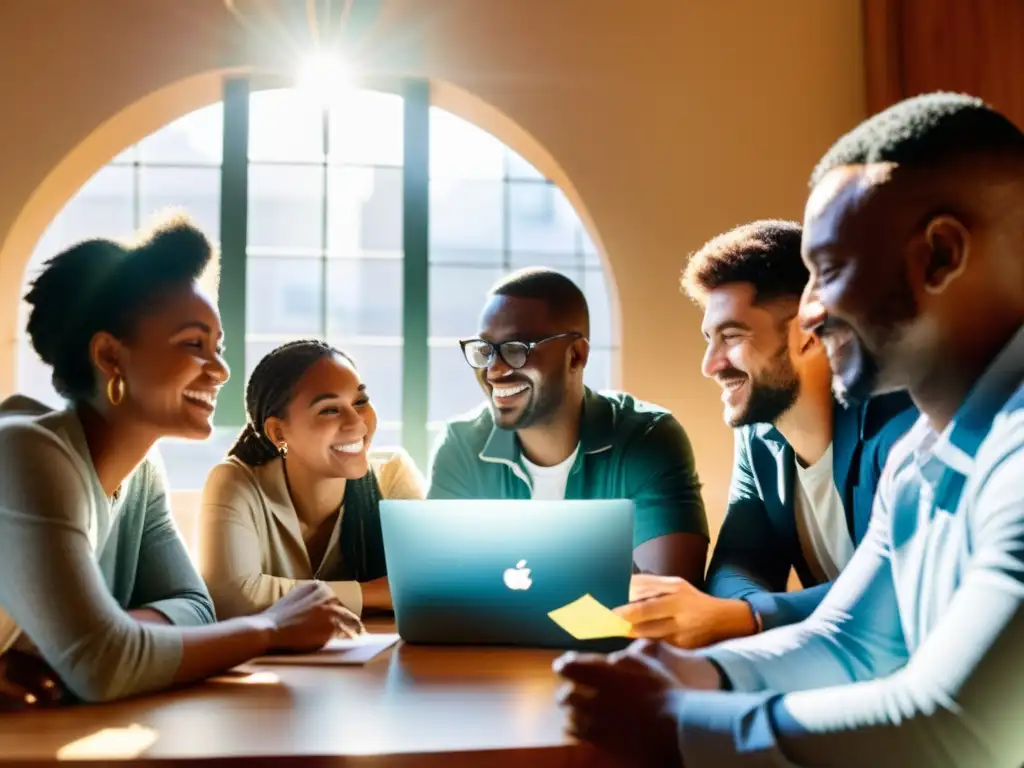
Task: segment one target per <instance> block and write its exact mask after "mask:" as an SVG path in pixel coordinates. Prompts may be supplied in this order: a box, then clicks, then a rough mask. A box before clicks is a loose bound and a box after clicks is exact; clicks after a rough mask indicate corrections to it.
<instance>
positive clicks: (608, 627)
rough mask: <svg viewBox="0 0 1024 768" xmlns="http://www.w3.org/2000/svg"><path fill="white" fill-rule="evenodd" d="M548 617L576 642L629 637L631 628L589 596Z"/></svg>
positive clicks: (626, 622)
mask: <svg viewBox="0 0 1024 768" xmlns="http://www.w3.org/2000/svg"><path fill="white" fill-rule="evenodd" d="M548 616H550V617H551V620H552V621H554V622H555V623H556V624H557V625H558V626H560V627H561V628H562V629H564V630H565V631H566V632H568V633H569V634H570V635H572V636H573V637H574V638H576V639H577V640H597V639H599V638H605V637H629V633H630V630H631V629H632V628H633V626H632V625H631V624H630V623H629V622H628V621H626V620H625V619H623V618H621V617H620V616H616V615H615V614H614V613H612V612H611V611H610V610H609V609H608V608H606V607H605V606H603V605H601V603H599V602H598V601H597V600H595V599H594V598H593V597H591V596H590V595H589V594H587V595H584V596H583V597H581V598H580V599H579V600H574V601H573V602H571V603H569V604H568V605H565V606H563V607H561V608H559V609H557V610H554V611H551V612H550V613H549V614H548Z"/></svg>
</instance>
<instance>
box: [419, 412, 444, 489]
mask: <svg viewBox="0 0 1024 768" xmlns="http://www.w3.org/2000/svg"><path fill="white" fill-rule="evenodd" d="M442 429H444V424H443V423H440V424H439V423H434V424H428V425H427V446H429V449H430V450H429V452H428V455H429V456H433V455H434V449H435V448H436V447H437V437H438V435H440V434H441V430H442ZM420 469H421V470H422V472H423V474H424V476H426V477H428V478H429V476H430V475H429V472H430V467H420Z"/></svg>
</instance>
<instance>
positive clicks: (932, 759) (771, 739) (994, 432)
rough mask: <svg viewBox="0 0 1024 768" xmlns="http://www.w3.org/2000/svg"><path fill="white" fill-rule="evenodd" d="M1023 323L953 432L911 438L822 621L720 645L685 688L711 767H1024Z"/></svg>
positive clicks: (689, 720) (683, 713) (923, 429)
mask: <svg viewBox="0 0 1024 768" xmlns="http://www.w3.org/2000/svg"><path fill="white" fill-rule="evenodd" d="M1022 604H1024V328H1022V329H1021V330H1020V331H1018V333H1017V334H1016V335H1015V336H1014V338H1013V340H1012V341H1011V342H1010V343H1009V344H1008V345H1007V347H1006V348H1005V349H1004V350H1003V351H1002V352H1001V353H1000V355H999V356H998V358H997V359H996V360H995V361H994V362H993V363H992V365H991V366H990V367H989V369H988V370H987V371H986V372H985V374H984V375H983V376H982V378H981V379H980V380H979V381H978V382H977V383H976V384H975V386H974V388H973V389H972V391H971V393H970V394H969V396H968V397H967V399H966V400H965V401H964V403H963V404H962V405H961V407H960V409H959V410H958V412H957V413H956V415H955V417H954V419H953V421H952V423H951V424H950V425H949V426H948V427H947V428H946V429H945V430H944V431H943V432H942V434H937V433H936V432H935V431H934V430H933V429H932V428H931V426H930V425H929V423H928V421H927V419H926V418H925V417H922V418H921V419H920V420H919V421H918V423H917V424H916V425H915V426H914V427H913V428H912V429H911V430H910V431H909V432H908V433H907V435H906V436H905V437H904V438H903V439H902V440H901V441H900V443H899V444H898V445H897V446H896V447H894V449H893V451H892V453H891V454H890V457H889V460H888V463H887V464H886V467H885V471H884V473H883V476H882V480H881V482H880V484H879V487H878V492H877V495H876V498H875V507H874V512H873V514H872V520H871V526H870V528H869V531H868V533H867V536H866V537H865V539H864V541H863V543H862V544H861V545H860V547H858V549H857V551H856V553H855V554H854V556H853V559H852V560H851V561H850V564H849V566H847V568H846V570H844V571H843V573H842V574H841V575H840V576H839V578H838V579H837V580H836V582H835V585H834V586H833V588H832V589H831V590H830V592H829V594H828V595H827V597H826V598H825V599H824V601H822V603H821V605H820V606H819V607H818V609H817V610H816V611H815V613H814V614H812V615H811V616H810V617H809V618H808V619H807V620H806V621H804V622H801V623H800V624H795V625H791V626H788V627H782V628H779V629H776V630H772V631H770V632H766V633H764V634H762V635H758V636H754V637H751V638H745V639H742V640H737V641H732V642H729V643H723V644H721V645H718V646H715V647H713V648H711V649H708V650H707V651H705V652H704V653H705V654H706V655H707V656H709V657H711V658H713V659H714V660H715V661H716V662H717V663H718V664H719V665H720V666H721V667H722V669H723V670H724V671H725V673H726V674H727V676H728V677H729V679H730V681H731V683H732V685H733V689H734V691H735V692H711V693H697V692H685V693H683V694H682V695H681V696H680V698H679V703H678V707H677V714H678V717H679V721H680V738H681V745H680V746H681V751H682V755H683V761H684V764H685V765H686V766H687V768H701V767H702V766H716V767H717V766H727V765H728V766H732V765H740V766H761V765H772V766H775V765H786V766H788V765H808V766H809V765H814V766H861V765H869V764H870V765H874V766H890V765H891V766H903V765H913V766H917V765H927V766H954V765H955V766H982V765H984V766H986V767H987V768H1000V767H1002V766H1005V767H1006V768H1019V766H1021V765H1022V764H1024V728H1022V727H1021V722H1022V719H1021V718H1022V716H1024V609H1022Z"/></svg>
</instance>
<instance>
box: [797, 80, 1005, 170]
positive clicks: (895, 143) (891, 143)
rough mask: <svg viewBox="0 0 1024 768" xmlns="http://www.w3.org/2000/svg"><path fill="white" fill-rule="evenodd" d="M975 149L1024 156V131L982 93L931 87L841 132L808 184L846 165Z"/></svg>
mask: <svg viewBox="0 0 1024 768" xmlns="http://www.w3.org/2000/svg"><path fill="white" fill-rule="evenodd" d="M971 154H978V155H982V154H987V155H998V154H1010V155H1017V156H1019V157H1024V134H1022V133H1021V131H1020V129H1019V128H1018V127H1017V126H1016V125H1014V124H1013V123H1012V122H1011V121H1010V120H1009V119H1008V118H1006V117H1005V116H1004V115H1002V114H1001V113H999V112H997V111H996V110H995V109H993V108H992V107H990V106H988V105H987V104H985V102H983V101H982V100H981V99H979V98H976V97H974V96H968V95H965V94H960V93H946V92H938V93H928V94H924V95H922V96H914V97H913V98H909V99H905V100H904V101H901V102H899V103H897V104H894V105H893V106H891V107H889V108H888V109H886V110H883V111H882V112H879V113H878V114H876V115H874V116H873V117H870V118H868V119H867V120H865V121H864V122H863V123H861V124H860V125H858V126H857V127H856V128H854V129H853V130H852V131H850V132H849V133H847V134H846V135H845V136H842V137H841V138H840V139H839V140H838V141H837V142H836V143H835V144H833V145H832V147H831V149H829V150H828V152H826V153H825V156H824V157H822V158H821V160H820V161H819V163H818V165H817V167H815V169H814V172H813V173H812V174H811V179H810V186H811V188H812V189H813V188H814V187H815V186H817V184H818V182H820V181H821V180H822V178H824V176H825V175H826V174H827V173H829V172H830V171H832V170H834V169H835V168H839V167H842V166H844V165H869V164H872V163H895V164H898V165H903V166H911V167H913V166H917V167H921V166H935V165H938V164H941V163H944V162H948V161H950V160H953V159H955V158H958V157H962V156H966V155H971Z"/></svg>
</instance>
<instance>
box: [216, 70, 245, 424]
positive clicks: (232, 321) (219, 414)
mask: <svg viewBox="0 0 1024 768" xmlns="http://www.w3.org/2000/svg"><path fill="white" fill-rule="evenodd" d="M223 157H224V161H223V163H222V164H221V176H220V287H219V291H218V304H219V308H220V316H221V323H222V324H223V326H224V338H225V345H226V351H225V355H224V356H225V358H226V360H227V364H228V365H229V366H230V367H231V378H230V379H229V380H228V382H227V384H225V385H224V389H223V391H222V392H221V395H220V398H219V403H218V406H217V411H216V414H215V416H214V420H215V423H216V424H217V426H219V427H240V426H242V425H243V424H244V423H245V314H246V313H245V303H246V295H245V294H246V285H247V282H246V240H247V239H248V216H249V81H248V79H247V78H230V79H227V80H225V81H224V134H223Z"/></svg>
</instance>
